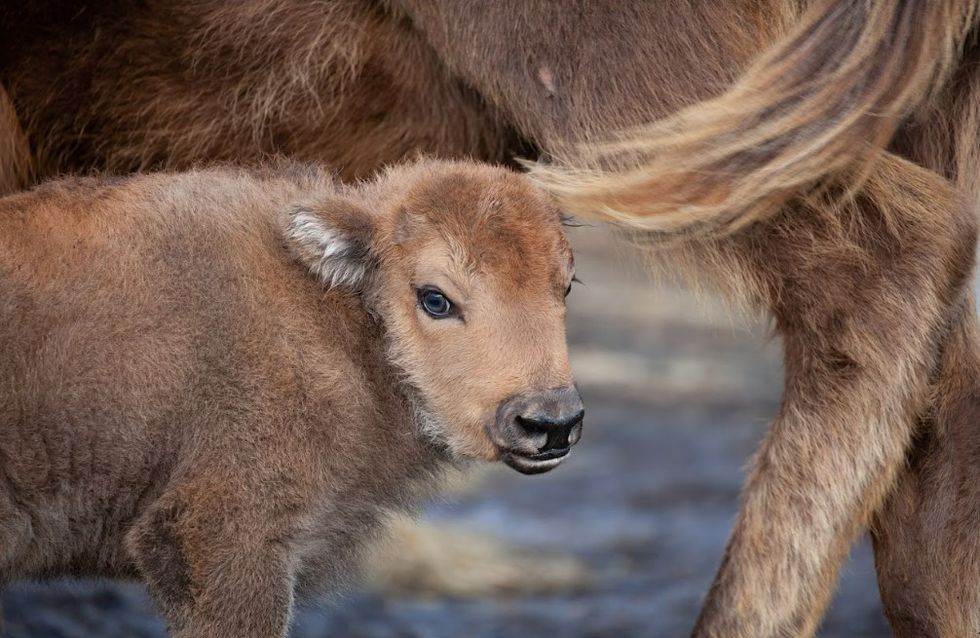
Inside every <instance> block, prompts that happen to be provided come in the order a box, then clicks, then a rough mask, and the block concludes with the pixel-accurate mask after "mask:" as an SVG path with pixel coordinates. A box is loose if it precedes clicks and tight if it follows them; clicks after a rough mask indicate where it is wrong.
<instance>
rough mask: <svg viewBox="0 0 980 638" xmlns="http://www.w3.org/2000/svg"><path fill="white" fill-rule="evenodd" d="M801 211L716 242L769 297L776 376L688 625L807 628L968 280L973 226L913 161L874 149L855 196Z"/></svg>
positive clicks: (923, 397)
mask: <svg viewBox="0 0 980 638" xmlns="http://www.w3.org/2000/svg"><path fill="white" fill-rule="evenodd" d="M803 208H804V209H802V210H801V209H797V210H788V211H786V212H785V213H784V214H782V215H781V216H779V217H777V218H775V219H773V220H771V221H770V222H767V223H765V224H763V225H759V226H757V227H755V228H754V229H751V230H750V231H749V232H747V233H746V234H745V235H744V236H742V237H739V238H733V239H728V240H725V244H726V245H728V246H729V248H730V249H731V251H732V253H731V254H732V255H734V258H735V259H736V260H737V261H738V263H741V264H743V265H744V267H745V268H746V269H747V270H746V275H747V276H748V278H749V279H750V280H752V281H754V282H756V283H757V284H758V285H759V287H760V290H761V291H762V292H761V294H762V295H763V297H764V298H765V299H766V300H767V303H768V305H769V306H770V310H771V312H772V314H773V316H774V320H775V324H776V328H777V330H778V332H779V334H780V336H781V337H782V340H783V345H784V349H785V375H786V383H785V393H784V397H783V401H782V405H781V408H780V411H779V415H778V417H777V419H776V422H775V423H774V425H773V427H772V429H771V431H770V432H769V435H768V436H767V438H766V439H765V441H764V442H763V444H762V446H761V449H760V450H759V451H758V453H757V456H756V458H755V462H754V466H753V468H752V470H751V473H750V476H749V479H748V482H747V484H746V486H745V490H744V493H743V496H742V508H741V511H740V513H739V516H738V519H737V521H736V524H735V528H734V531H733V533H732V536H731V538H730V540H729V544H728V547H727V549H726V553H725V557H724V559H723V561H722V565H721V568H720V570H719V573H718V575H717V577H716V579H715V582H714V584H713V585H712V587H711V590H710V592H709V594H708V597H707V601H706V603H705V606H704V608H703V610H702V613H701V616H700V618H699V620H698V623H697V626H696V628H695V631H694V634H695V635H696V636H718V637H725V638H737V637H742V636H744V637H752V638H758V637H761V636H801V635H802V636H806V635H811V634H813V633H814V631H815V630H816V626H817V624H818V622H819V619H820V617H821V613H822V611H823V609H824V607H825V606H826V603H827V600H828V598H829V596H830V593H831V591H832V588H833V584H834V582H835V580H836V574H837V571H838V568H839V565H840V563H841V562H842V560H843V557H844V556H845V554H846V552H847V550H848V548H849V546H850V544H851V542H852V541H853V539H854V537H855V536H856V535H857V534H858V533H859V531H860V530H862V529H863V528H864V527H865V526H866V525H867V523H868V520H869V518H870V515H871V514H872V512H873V511H874V510H875V508H877V507H878V506H879V504H880V503H881V502H882V500H883V498H884V497H885V495H886V493H887V492H888V490H889V489H890V488H891V487H892V485H893V483H894V482H895V480H896V476H897V473H898V471H899V469H900V468H901V467H902V465H903V462H904V458H905V454H906V450H907V447H908V445H909V441H910V438H911V434H912V431H913V427H914V424H915V422H916V417H917V416H918V415H919V414H920V413H921V411H922V409H923V406H924V404H925V403H926V401H927V399H928V397H927V394H928V390H927V383H928V379H929V375H930V371H931V369H932V368H933V366H934V365H935V362H936V357H937V343H938V342H939V340H940V339H941V330H942V327H943V323H944V320H945V318H946V317H948V313H949V309H950V308H951V307H953V305H955V304H956V303H958V300H961V299H962V294H963V289H964V288H965V286H966V283H967V281H968V275H969V272H970V268H971V265H972V258H973V245H974V237H975V233H974V229H973V224H972V221H971V220H970V219H969V216H968V215H966V214H965V210H964V209H963V208H962V206H961V205H960V204H959V202H958V199H957V197H956V196H955V194H954V192H953V190H952V188H951V187H950V186H948V185H947V184H946V182H944V181H943V180H942V179H941V178H939V177H938V176H936V175H934V174H931V173H929V172H927V171H925V170H923V169H919V168H917V167H914V166H912V165H910V164H907V163H905V162H902V161H900V160H897V159H893V158H888V159H886V160H885V161H884V162H883V163H882V164H881V165H880V166H879V168H878V169H876V171H875V173H874V174H873V175H872V176H871V178H870V180H869V182H868V183H867V185H866V186H865V187H864V190H862V192H861V193H860V194H858V195H857V196H856V197H855V198H854V199H853V200H838V201H834V200H830V199H828V200H827V201H825V202H824V204H823V205H812V206H809V207H803Z"/></svg>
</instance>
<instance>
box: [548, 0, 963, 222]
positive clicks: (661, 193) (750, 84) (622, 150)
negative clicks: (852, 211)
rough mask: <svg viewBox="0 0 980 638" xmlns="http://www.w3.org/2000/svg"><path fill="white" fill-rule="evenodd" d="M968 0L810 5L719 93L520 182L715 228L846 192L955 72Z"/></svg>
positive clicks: (618, 215)
mask: <svg viewBox="0 0 980 638" xmlns="http://www.w3.org/2000/svg"><path fill="white" fill-rule="evenodd" d="M978 18H980V0H888V1H887V2H881V1H878V0H818V1H817V2H815V3H814V5H813V6H812V8H811V9H810V11H809V12H808V13H807V14H806V15H804V17H803V19H802V21H801V23H800V24H799V25H798V26H797V27H796V28H795V29H793V30H792V31H791V32H790V33H788V34H787V35H786V36H785V37H783V38H782V39H780V40H778V41H777V42H776V43H775V44H774V45H773V46H772V47H771V48H770V49H768V50H766V51H764V52H763V53H762V55H761V57H760V58H759V59H758V60H757V61H756V62H755V63H754V64H753V65H751V66H750V67H749V69H748V70H747V71H746V73H745V74H744V75H743V76H742V77H741V79H740V80H738V82H737V83H736V84H735V85H734V86H733V87H732V88H731V89H729V90H728V91H727V92H726V93H724V94H722V95H720V96H718V97H717V98H714V99H712V100H708V101H705V102H702V103H699V104H696V105H693V106H691V107H689V108H687V109H685V110H683V111H681V112H679V113H678V114H676V115H674V116H672V117H669V118H667V119H665V120H662V121H658V122H655V123H653V124H651V125H649V126H646V127H643V128H640V129H637V130H633V131H627V132H625V133H623V134H621V135H619V136H617V137H616V138H614V139H613V140H611V141H607V142H602V143H590V144H585V145H582V146H581V147H579V148H578V150H577V151H576V152H574V153H572V154H570V155H569V156H567V157H561V158H558V161H557V162H556V163H555V164H551V165H546V164H536V165H534V166H532V167H531V174H532V176H533V177H535V178H536V179H537V181H538V182H539V183H540V184H542V185H543V186H545V187H546V188H548V189H549V190H551V191H552V192H554V193H555V194H556V195H557V196H558V197H559V198H560V200H561V201H562V203H563V204H564V206H565V207H566V208H567V209H568V210H569V212H572V213H574V214H576V215H579V216H582V217H589V218H593V219H601V220H605V221H613V222H617V223H620V224H623V225H626V226H629V227H632V228H638V229H646V230H652V231H662V232H668V233H670V232H696V231H698V230H706V231H725V230H733V229H737V228H739V227H741V226H744V225H745V224H747V223H750V222H752V221H755V220H758V219H760V218H763V217H765V216H766V215H769V214H771V213H773V212H775V211H776V210H778V209H779V208H780V206H781V205H783V204H784V203H785V201H786V200H787V199H788V198H789V197H791V196H793V195H795V194H799V193H801V192H803V191H805V190H806V189H808V188H811V187H813V186H815V185H818V184H828V183H835V184H837V185H842V186H853V185H855V184H857V183H860V180H861V178H862V177H863V176H864V175H865V174H866V171H867V169H868V167H869V166H870V164H871V162H872V161H873V160H874V159H875V157H876V156H877V154H878V153H880V152H881V150H882V149H883V148H884V147H885V146H886V145H887V144H888V143H889V141H890V140H891V138H892V136H893V134H894V133H895V129H896V127H897V126H898V125H899V124H900V122H901V121H902V119H903V118H904V117H906V116H908V115H909V114H910V113H911V112H912V111H913V110H914V109H915V108H916V107H918V106H920V105H922V104H923V103H925V102H927V101H928V100H929V99H930V98H932V97H933V96H935V94H936V93H937V92H938V90H939V89H940V88H941V87H942V86H943V84H944V82H945V81H946V79H947V78H948V76H949V74H950V72H951V70H952V69H953V68H954V67H955V65H956V62H957V60H958V58H959V55H960V50H961V48H962V46H963V43H964V41H965V39H966V38H967V36H968V34H969V32H970V30H971V28H972V27H973V26H974V24H975V23H976V21H977V19H978Z"/></svg>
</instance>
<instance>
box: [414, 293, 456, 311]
mask: <svg viewBox="0 0 980 638" xmlns="http://www.w3.org/2000/svg"><path fill="white" fill-rule="evenodd" d="M418 294H419V305H420V306H422V310H424V311H425V312H426V314H427V315H429V316H430V317H432V318H434V319H445V318H446V317H449V316H450V315H451V314H452V312H453V304H452V303H451V302H450V301H449V299H447V298H446V295H444V294H442V293H441V292H439V291H438V290H436V289H435V288H422V289H421V290H419V293H418Z"/></svg>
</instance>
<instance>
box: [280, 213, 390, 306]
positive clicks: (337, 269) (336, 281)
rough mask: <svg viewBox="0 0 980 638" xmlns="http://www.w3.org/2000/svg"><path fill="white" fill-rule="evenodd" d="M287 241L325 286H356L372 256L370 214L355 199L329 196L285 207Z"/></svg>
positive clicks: (297, 256)
mask: <svg viewBox="0 0 980 638" xmlns="http://www.w3.org/2000/svg"><path fill="white" fill-rule="evenodd" d="M284 226H285V227H284V235H285V238H286V245H287V246H288V247H289V250H290V251H291V252H292V253H293V255H294V256H295V257H296V259H298V260H299V261H300V262H302V263H303V264H305V265H306V267H307V268H309V269H310V272H311V273H313V274H314V275H315V276H316V277H317V278H318V279H320V280H321V281H322V282H323V283H324V284H326V285H327V286H328V287H333V286H344V287H347V288H353V289H359V288H360V287H362V286H363V285H364V283H365V281H366V279H367V278H368V276H369V275H370V272H371V268H372V266H373V262H374V258H373V256H372V254H371V242H372V239H373V236H374V225H373V223H372V219H371V215H370V213H368V212H367V211H366V210H365V209H364V208H363V207H361V205H360V204H359V203H357V202H355V201H354V200H351V199H348V198H345V197H340V196H337V197H328V198H325V199H321V200H318V201H317V202H316V203H313V204H309V205H305V204H304V205H298V206H294V207H292V209H290V210H289V211H287V213H286V215H285V221H284Z"/></svg>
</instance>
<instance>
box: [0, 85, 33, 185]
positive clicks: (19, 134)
mask: <svg viewBox="0 0 980 638" xmlns="http://www.w3.org/2000/svg"><path fill="white" fill-rule="evenodd" d="M30 166H31V156H30V149H29V148H28V146H27V138H26V136H25V135H24V131H23V130H22V129H21V126H20V122H19V121H18V120H17V113H16V112H15V111H14V105H13V103H12V102H11V101H10V98H9V97H8V95H7V92H6V91H4V89H3V87H2V86H0V197H2V196H4V195H6V194H8V193H12V192H14V191H16V190H19V189H21V188H23V187H24V186H26V185H27V182H28V180H29V178H30Z"/></svg>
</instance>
